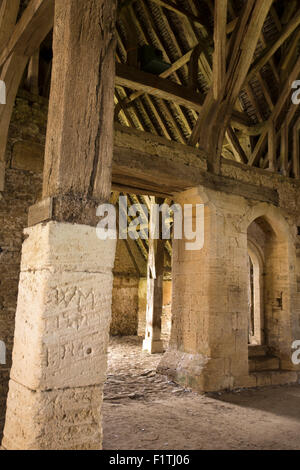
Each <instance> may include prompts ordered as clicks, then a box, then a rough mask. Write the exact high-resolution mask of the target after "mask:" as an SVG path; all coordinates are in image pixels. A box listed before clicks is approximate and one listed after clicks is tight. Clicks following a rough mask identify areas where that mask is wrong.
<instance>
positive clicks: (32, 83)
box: [27, 49, 40, 95]
mask: <svg viewBox="0 0 300 470" xmlns="http://www.w3.org/2000/svg"><path fill="white" fill-rule="evenodd" d="M39 64H40V49H37V50H36V51H35V53H34V54H33V56H32V57H31V59H30V61H29V64H28V76H27V86H28V90H29V91H30V93H32V94H34V95H38V94H39Z"/></svg>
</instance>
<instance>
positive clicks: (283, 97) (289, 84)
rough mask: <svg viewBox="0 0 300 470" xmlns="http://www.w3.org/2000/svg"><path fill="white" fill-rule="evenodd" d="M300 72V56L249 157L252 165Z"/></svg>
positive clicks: (257, 157) (258, 155) (259, 153)
mask: <svg viewBox="0 0 300 470" xmlns="http://www.w3.org/2000/svg"><path fill="white" fill-rule="evenodd" d="M299 74H300V57H299V58H298V59H297V61H296V63H295V65H294V68H293V70H292V72H291V74H290V75H289V77H288V79H287V80H286V82H285V84H284V86H283V89H282V91H281V94H280V97H279V99H278V101H277V103H276V105H275V107H274V110H273V113H272V115H271V116H270V118H269V121H268V122H267V124H266V126H265V129H264V130H263V132H262V134H261V136H260V138H259V141H258V143H257V145H256V147H255V150H254V152H253V154H252V156H251V158H250V159H249V162H248V164H249V165H250V166H252V165H255V164H256V163H257V161H258V160H259V157H260V155H261V151H262V146H264V144H265V142H266V138H267V135H268V132H269V129H270V126H271V125H273V123H276V121H277V119H278V117H279V115H280V113H281V111H282V108H283V106H284V104H285V103H286V101H287V99H288V98H289V96H291V93H292V83H293V82H294V81H295V80H297V78H298V76H299ZM293 106H295V105H293ZM295 108H296V107H295ZM293 112H294V109H293V110H292V113H293ZM288 116H289V113H288V115H287V117H288Z"/></svg>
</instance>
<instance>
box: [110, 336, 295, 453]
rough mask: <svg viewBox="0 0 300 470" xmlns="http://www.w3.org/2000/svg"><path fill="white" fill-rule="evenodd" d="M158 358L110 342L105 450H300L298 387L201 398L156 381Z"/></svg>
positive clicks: (130, 343)
mask: <svg viewBox="0 0 300 470" xmlns="http://www.w3.org/2000/svg"><path fill="white" fill-rule="evenodd" d="M160 359H161V355H160V354H157V355H153V356H151V355H149V354H148V353H145V352H143V351H142V339H141V338H137V337H125V338H112V339H111V341H110V348H109V356H108V361H109V364H108V380H107V383H106V386H105V398H104V409H103V411H104V443H103V445H104V449H108V450H111V449H117V450H126V449H128V450H148V449H154V450H178V449H179V450H193V449H199V450H201V449H203V450H204V449H205V450H206V449H207V450H212V449H220V450H223V449H233V450H240V449H242V450H244V449H246V450H269V449H272V450H279V449H283V450H288V449H290V450H299V449H300V407H299V403H300V385H291V386H280V387H271V388H270V387H268V388H264V389H262V388H261V389H255V390H254V389H252V390H241V391H237V392H234V393H223V394H213V395H197V394H195V393H193V392H191V391H188V390H184V389H182V388H180V387H178V386H177V385H175V384H174V383H172V382H169V381H168V380H167V379H166V378H165V377H163V376H160V375H157V374H156V372H155V370H156V367H157V365H158V363H159V361H160Z"/></svg>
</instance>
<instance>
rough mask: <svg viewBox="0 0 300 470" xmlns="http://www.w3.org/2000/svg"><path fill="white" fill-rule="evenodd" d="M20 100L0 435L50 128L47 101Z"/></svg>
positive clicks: (0, 317)
mask: <svg viewBox="0 0 300 470" xmlns="http://www.w3.org/2000/svg"><path fill="white" fill-rule="evenodd" d="M28 97H29V95H28V96H27V95H26V94H22V95H20V96H19V97H18V98H17V100H16V105H15V108H14V112H13V116H12V122H11V126H10V131H9V138H8V145H7V151H6V172H5V190H4V192H3V193H1V194H0V227H1V229H0V270H1V278H0V340H2V341H4V342H5V344H6V349H7V354H6V365H0V435H1V432H2V426H3V419H4V409H5V401H6V394H7V384H8V376H9V370H10V367H11V352H12V346H13V334H14V321H15V311H16V304H17V293H18V283H19V273H20V259H21V247H22V242H23V229H24V227H26V225H27V212H28V208H29V206H31V205H32V204H34V203H35V202H36V200H37V198H38V197H39V194H40V192H41V187H42V177H41V172H42V168H43V152H44V150H43V149H44V142H45V132H46V125H45V123H46V119H47V104H46V102H45V101H43V100H42V99H41V100H39V102H33V101H30V100H28Z"/></svg>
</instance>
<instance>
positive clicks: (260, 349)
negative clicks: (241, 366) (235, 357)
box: [248, 344, 268, 357]
mask: <svg viewBox="0 0 300 470" xmlns="http://www.w3.org/2000/svg"><path fill="white" fill-rule="evenodd" d="M248 352H249V357H257V356H266V355H267V353H268V347H267V346H261V345H256V344H255V345H252V344H251V345H249V346H248Z"/></svg>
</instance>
